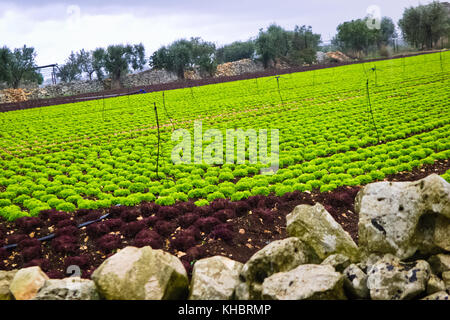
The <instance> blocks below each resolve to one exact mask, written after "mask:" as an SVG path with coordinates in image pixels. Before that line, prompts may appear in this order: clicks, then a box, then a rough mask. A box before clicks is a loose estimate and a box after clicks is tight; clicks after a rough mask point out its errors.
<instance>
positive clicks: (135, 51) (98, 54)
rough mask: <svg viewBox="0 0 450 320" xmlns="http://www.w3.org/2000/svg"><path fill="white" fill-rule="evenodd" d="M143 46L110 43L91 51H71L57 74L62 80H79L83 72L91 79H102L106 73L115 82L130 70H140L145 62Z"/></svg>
mask: <svg viewBox="0 0 450 320" xmlns="http://www.w3.org/2000/svg"><path fill="white" fill-rule="evenodd" d="M146 62H147V60H146V58H145V48H144V45H143V44H136V45H121V44H120V45H110V46H108V47H107V48H106V49H105V48H97V49H95V50H93V51H86V50H84V49H82V50H80V51H79V52H76V53H74V52H72V53H71V54H70V56H69V57H68V59H67V60H66V63H65V64H64V65H62V66H60V67H59V70H58V73H57V76H58V77H59V78H60V79H61V81H63V82H71V81H74V80H79V79H80V78H81V76H82V75H83V74H86V75H87V76H88V77H89V80H93V76H94V74H95V75H96V77H97V79H99V80H103V79H104V78H105V76H106V75H108V76H109V77H111V79H112V81H113V83H117V82H118V81H119V80H120V79H121V78H122V76H124V75H125V74H127V73H129V72H130V70H134V71H135V70H142V69H143V68H144V66H145V64H146Z"/></svg>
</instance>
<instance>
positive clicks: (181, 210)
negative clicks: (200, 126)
mask: <svg viewBox="0 0 450 320" xmlns="http://www.w3.org/2000/svg"><path fill="white" fill-rule="evenodd" d="M448 169H450V162H449V161H448V160H444V161H437V162H436V163H435V164H434V165H428V166H424V167H422V168H421V169H414V170H413V171H412V172H402V173H398V174H395V175H391V176H388V177H386V180H389V181H414V180H418V179H421V178H424V177H426V176H428V175H429V174H431V173H437V174H443V173H445V172H446V171H447V170H448ZM359 190H360V187H340V188H338V189H336V190H334V191H332V192H326V193H320V192H318V191H313V192H302V193H300V192H293V193H289V194H285V195H284V196H282V197H276V196H267V197H264V196H255V197H250V198H249V199H247V200H244V201H239V202H234V203H233V202H230V201H228V200H217V201H214V202H213V203H212V204H211V205H209V206H206V207H201V208H198V207H196V206H195V205H194V204H193V202H192V201H190V202H185V203H177V204H175V205H173V206H170V207H159V206H158V205H155V204H153V203H143V204H141V205H139V206H136V207H123V206H122V207H112V208H109V209H103V210H80V211H78V212H76V213H72V214H68V213H63V212H56V211H54V210H48V211H43V212H41V214H40V215H39V217H38V218H22V219H18V220H16V221H15V222H8V221H5V220H0V270H11V269H18V268H22V267H26V266H33V265H39V266H41V268H42V269H43V270H44V271H45V272H46V273H47V274H48V275H49V277H51V278H62V277H64V276H67V275H68V274H66V270H67V267H68V266H69V265H78V266H79V267H80V269H81V271H82V276H83V277H85V278H87V277H89V276H90V275H91V273H92V272H93V271H94V270H95V269H96V268H97V267H98V266H99V265H100V264H101V263H102V262H103V261H104V260H105V259H106V258H107V257H109V256H110V255H112V254H114V253H116V252H117V251H118V250H120V249H121V248H124V247H126V246H129V245H133V246H138V247H142V246H145V245H150V246H151V247H153V248H156V249H163V250H165V251H168V252H170V253H172V254H174V255H176V256H178V257H180V259H181V261H182V262H183V264H184V266H185V267H186V269H187V271H188V272H189V273H190V272H191V271H192V265H193V263H195V261H196V260H198V259H201V258H205V257H209V256H214V255H223V256H227V257H230V258H232V259H234V260H237V261H240V262H246V261H247V260H248V259H249V258H250V257H251V256H252V255H253V254H254V253H255V252H256V251H258V250H259V249H261V248H262V247H264V246H265V245H267V244H268V243H270V242H272V241H274V240H278V239H283V238H286V236H287V235H286V229H285V226H286V215H287V214H289V213H290V212H291V211H292V210H293V209H294V208H295V206H297V205H299V204H310V205H312V204H314V203H321V204H322V205H324V207H325V208H326V209H327V210H328V211H329V212H330V214H331V215H332V216H333V217H334V219H335V220H336V221H337V222H338V223H339V224H340V225H341V226H342V227H343V228H344V230H346V231H347V232H348V233H349V234H350V235H351V237H352V238H353V239H354V240H355V241H358V215H357V214H356V213H355V210H354V207H353V204H354V199H355V196H356V194H357V193H358V191H359ZM105 213H109V214H110V215H109V216H108V217H107V218H106V219H105V220H103V221H101V222H97V223H94V224H91V225H90V226H87V227H83V228H80V229H77V228H76V226H77V225H79V224H80V223H83V222H86V221H91V220H95V219H98V218H99V217H100V216H101V215H103V214H105ZM51 233H55V234H56V238H54V239H53V240H49V241H45V242H39V241H37V240H36V239H37V238H39V237H42V236H46V235H49V234H51ZM14 243H18V244H19V245H18V247H17V248H16V249H13V250H11V249H9V250H5V249H4V248H1V246H3V245H7V244H14Z"/></svg>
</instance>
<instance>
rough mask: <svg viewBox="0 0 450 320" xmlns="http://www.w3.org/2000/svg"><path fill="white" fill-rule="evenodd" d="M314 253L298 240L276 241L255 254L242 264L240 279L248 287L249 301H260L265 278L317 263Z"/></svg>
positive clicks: (293, 238)
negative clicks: (303, 265)
mask: <svg viewBox="0 0 450 320" xmlns="http://www.w3.org/2000/svg"><path fill="white" fill-rule="evenodd" d="M318 262H320V260H319V258H318V257H317V255H316V254H315V252H314V251H313V250H312V249H311V247H309V246H308V245H306V244H305V243H303V242H302V241H301V240H300V239H298V238H295V237H290V238H287V239H283V240H276V241H273V242H271V243H270V244H268V245H267V246H265V247H264V248H262V249H261V250H259V251H258V252H256V253H255V254H254V255H253V256H252V257H251V258H250V259H249V260H248V261H247V263H245V264H244V266H243V268H242V270H241V273H240V278H241V280H242V281H243V282H246V283H247V285H248V288H247V289H248V291H249V297H250V299H260V295H261V285H262V283H263V281H264V279H265V278H267V277H269V276H271V275H272V274H274V273H277V272H283V271H289V270H292V269H294V268H295V267H297V266H299V265H301V264H306V263H318Z"/></svg>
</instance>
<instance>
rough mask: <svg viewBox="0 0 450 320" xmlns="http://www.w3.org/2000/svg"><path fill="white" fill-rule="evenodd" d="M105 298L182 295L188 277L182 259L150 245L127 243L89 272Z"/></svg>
mask: <svg viewBox="0 0 450 320" xmlns="http://www.w3.org/2000/svg"><path fill="white" fill-rule="evenodd" d="M92 280H94V282H95V285H96V286H97V290H98V291H99V292H100V294H101V295H102V296H104V297H105V298H106V299H108V300H160V299H184V298H186V297H187V294H188V278H187V273H186V270H185V269H184V267H183V264H182V263H181V261H180V260H179V259H178V258H177V257H175V256H173V255H171V254H169V253H167V252H164V251H162V250H153V249H152V248H151V247H149V246H147V247H143V248H140V249H139V248H136V247H126V248H124V249H122V250H121V251H120V252H118V253H116V254H115V255H113V256H111V257H110V258H108V259H106V260H105V261H104V262H103V263H102V264H101V265H100V266H99V267H98V269H97V270H95V271H94V273H93V274H92Z"/></svg>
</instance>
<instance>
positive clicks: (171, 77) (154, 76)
mask: <svg viewBox="0 0 450 320" xmlns="http://www.w3.org/2000/svg"><path fill="white" fill-rule="evenodd" d="M176 80H178V77H177V75H176V74H175V73H173V72H168V71H165V70H147V71H143V72H139V73H135V74H129V75H127V76H126V77H125V78H124V79H123V80H122V85H123V86H124V87H125V88H131V87H138V86H148V85H153V84H161V83H168V82H172V81H176Z"/></svg>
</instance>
